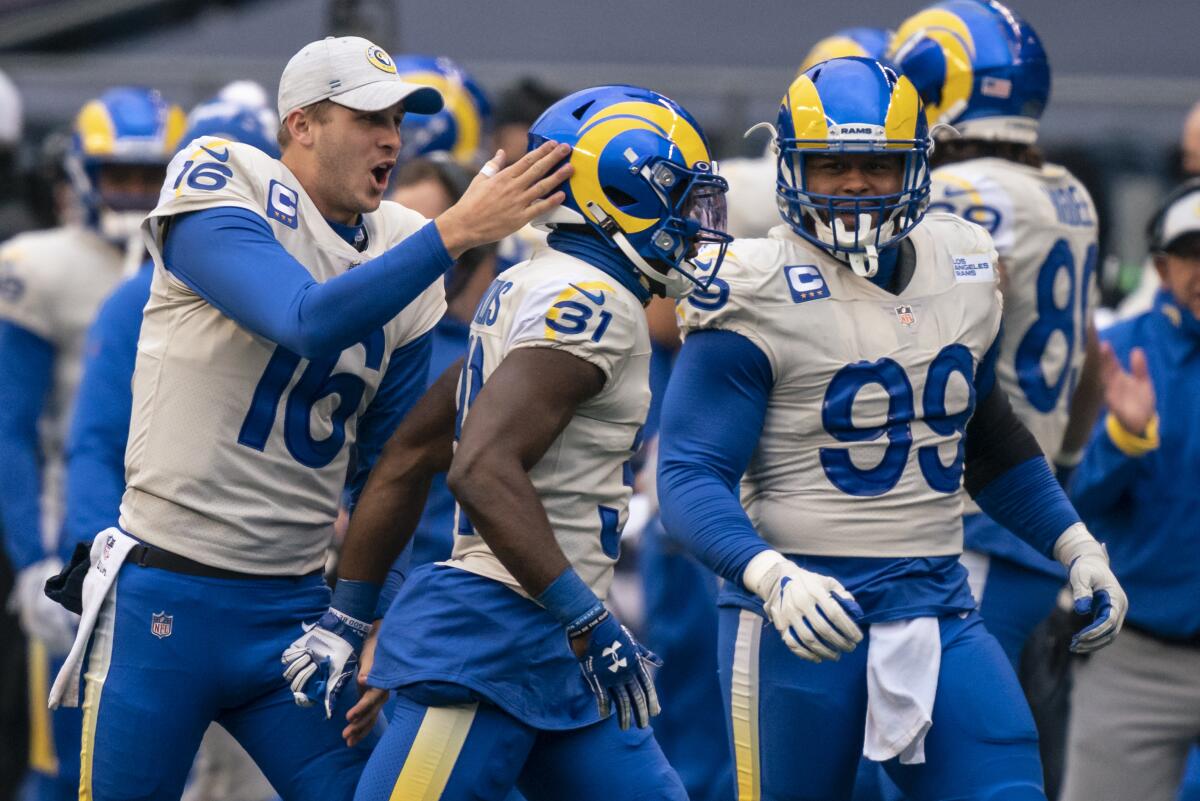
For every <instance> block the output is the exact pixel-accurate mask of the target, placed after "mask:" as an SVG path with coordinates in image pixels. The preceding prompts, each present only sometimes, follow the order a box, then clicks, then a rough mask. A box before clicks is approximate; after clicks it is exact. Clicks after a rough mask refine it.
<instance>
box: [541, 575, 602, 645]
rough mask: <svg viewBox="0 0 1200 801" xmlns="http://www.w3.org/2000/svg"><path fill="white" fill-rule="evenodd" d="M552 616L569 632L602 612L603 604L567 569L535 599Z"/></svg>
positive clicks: (581, 580) (577, 576)
mask: <svg viewBox="0 0 1200 801" xmlns="http://www.w3.org/2000/svg"><path fill="white" fill-rule="evenodd" d="M535 600H536V601H537V602H538V603H539V604H541V605H542V606H544V607H546V611H547V612H549V613H550V614H552V615H554V619H555V620H557V621H558V622H559V623H561V624H562V625H563V626H565V627H566V628H567V630H568V631H571V630H572V629H574V628H577V627H579V625H580V624H581V623H582V622H584V621H586V620H588V619H590V618H592V617H594V616H596V615H597V613H598V611H599V612H603V611H604V602H603V601H601V600H600V599H599V598H597V597H596V593H594V592H592V590H591V588H590V587H588V585H587V584H584V583H583V579H581V578H580V577H579V574H578V573H576V572H575V569H574V568H571V567H568V568H567V569H566V570H564V571H563V572H562V573H561V574H560V575H559V577H558V578H556V579H555V580H554V581H552V582H551V583H550V586H549V587H547V588H546V589H545V590H543V591H542V594H541V595H539V596H538V597H537V598H536V599H535Z"/></svg>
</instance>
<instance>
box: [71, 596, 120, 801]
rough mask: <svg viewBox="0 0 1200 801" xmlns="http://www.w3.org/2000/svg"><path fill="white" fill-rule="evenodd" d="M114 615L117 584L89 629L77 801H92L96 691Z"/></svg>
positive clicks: (108, 654)
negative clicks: (89, 647) (90, 630)
mask: <svg viewBox="0 0 1200 801" xmlns="http://www.w3.org/2000/svg"><path fill="white" fill-rule="evenodd" d="M116 618H117V585H116V583H114V584H113V587H112V591H111V593H110V595H109V597H108V598H107V599H105V601H104V606H102V607H101V608H100V614H99V615H98V616H97V618H96V627H95V628H94V629H92V653H91V657H90V658H89V659H88V664H87V672H86V673H84V674H83V680H84V684H85V687H84V691H83V738H82V742H81V744H80V749H79V801H92V759H93V757H94V756H95V754H96V719H97V717H98V715H99V713H100V695H101V693H102V692H103V691H104V682H105V680H107V679H108V668H109V666H110V665H111V664H112V649H113V631H114V629H115V628H116Z"/></svg>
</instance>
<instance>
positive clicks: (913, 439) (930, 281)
mask: <svg viewBox="0 0 1200 801" xmlns="http://www.w3.org/2000/svg"><path fill="white" fill-rule="evenodd" d="M908 241H909V242H911V243H912V246H913V248H914V252H915V258H916V264H915V269H914V271H913V274H912V279H911V280H910V282H909V284H908V285H907V286H906V287H905V288H904V291H902V292H901V293H900V294H898V295H893V294H892V293H890V292H887V291H885V290H883V289H880V288H879V287H877V286H875V285H874V284H872V283H871V282H870V281H868V280H867V279H865V278H862V277H860V276H857V275H855V274H854V273H853V272H852V271H851V270H850V268H849V267H848V266H846V265H845V264H844V263H842V262H840V261H838V260H836V259H834V258H833V257H831V256H829V255H828V254H826V253H825V252H824V251H822V250H820V249H819V248H817V247H815V246H813V245H811V244H810V243H808V242H806V241H805V240H803V239H801V238H799V237H798V236H796V235H795V234H794V233H793V232H792V231H791V230H790V229H789V228H787V227H786V226H778V227H776V228H773V229H772V230H771V232H770V234H769V236H768V237H767V238H765V239H749V240H737V241H735V242H734V244H733V245H732V246H731V247H730V249H729V253H728V254H727V255H726V258H725V262H724V265H723V266H722V267H721V271H720V274H719V275H718V277H717V280H716V281H715V282H714V285H713V286H712V287H710V289H709V291H708V292H706V293H704V294H699V295H697V294H693V295H692V296H691V297H689V298H687V299H685V300H682V301H680V303H679V306H678V309H679V315H680V319H681V323H682V328H683V331H684V334H685V336H689V335H692V334H694V333H696V332H697V331H702V330H705V329H717V330H726V331H732V332H735V333H738V334H740V335H742V336H744V337H746V338H747V339H749V340H750V341H751V342H753V343H754V344H755V345H756V346H757V347H758V348H759V350H761V351H762V352H763V354H764V355H765V356H766V358H767V360H768V362H769V363H770V366H771V373H772V377H773V383H772V387H771V391H770V394H769V396H768V400H767V408H766V410H765V416H764V422H763V428H762V433H761V435H760V436H759V440H758V444H757V447H756V448H755V450H754V453H753V454H752V456H751V458H750V462H749V465H748V466H747V468H746V471H745V474H744V476H743V479H742V487H741V494H742V505H743V506H744V507H745V509H746V512H747V514H748V515H749V517H750V521H751V523H752V524H753V525H754V527H755V529H756V530H757V531H758V533H759V535H760V536H762V537H763V539H765V540H766V541H767V542H768V543H769V544H770V545H771V546H772V547H774V548H775V549H777V550H779V551H781V552H783V553H788V554H804V555H814V556H854V557H896V558H899V557H932V556H947V555H954V554H958V553H960V552H961V550H962V522H961V519H960V518H961V514H962V501H961V499H960V494H959V491H958V490H959V487H960V485H961V480H962V471H963V436H964V431H965V428H966V424H967V420H968V419H969V418H970V416H971V413H972V412H973V410H974V406H975V402H976V397H975V392H976V390H975V377H976V372H977V369H978V368H979V365H980V364H981V362H982V361H983V360H984V358H985V356H986V355H987V354H988V352H989V349H990V348H991V346H992V343H993V342H994V341H995V339H996V335H997V331H998V329H999V327H1000V314H1001V302H1000V294H999V292H998V291H997V288H996V284H995V264H996V253H995V251H994V249H993V247H992V242H991V238H990V237H989V236H988V235H987V233H986V232H985V231H984V230H983V229H981V228H979V227H978V226H976V225H972V224H970V223H967V222H964V221H962V220H960V219H959V218H957V217H954V216H952V215H949V214H927V215H926V216H925V219H924V220H923V221H922V222H921V223H920V224H919V225H917V226H916V228H914V229H913V231H912V232H911V233H910V234H909V236H908ZM713 414H714V425H719V414H720V412H719V410H713Z"/></svg>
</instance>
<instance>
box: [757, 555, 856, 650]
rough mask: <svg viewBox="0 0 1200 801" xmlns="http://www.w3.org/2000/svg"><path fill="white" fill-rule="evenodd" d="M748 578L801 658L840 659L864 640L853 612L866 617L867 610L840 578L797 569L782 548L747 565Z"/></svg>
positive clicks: (783, 635) (787, 643)
mask: <svg viewBox="0 0 1200 801" xmlns="http://www.w3.org/2000/svg"><path fill="white" fill-rule="evenodd" d="M742 582H743V583H744V584H745V585H746V588H747V589H748V590H750V591H751V592H753V593H754V594H756V595H757V596H758V597H759V598H762V600H763V611H765V612H766V614H767V619H768V620H770V621H771V622H772V623H774V624H775V628H776V629H778V630H779V635H780V636H781V637H783V642H784V643H785V644H786V645H787V647H788V648H790V649H791V651H792V653H794V654H795V655H796V656H798V657H800V658H801V659H806V660H808V661H809V662H821V661H823V660H825V659H834V660H837V659H840V658H841V654H843V653H849V652H851V651H853V650H854V647H855V646H856V645H858V643H859V642H861V641H862V638H863V633H862V630H861V629H859V627H858V624H856V623H855V622H854V619H853V618H852V617H851V615H854V616H855V617H862V614H863V611H862V609H860V608H859V606H858V604H857V603H855V602H854V596H852V595H851V594H850V593H849V592H847V591H846V588H845V587H843V586H842V585H841V584H839V583H838V582H837V580H836V579H833V578H830V577H829V576H822V575H821V574H819V573H813V572H812V571H809V570H804V569H802V568H799V567H796V565H794V564H792V562H791V561H789V560H788V558H787V557H785V556H784V555H783V554H781V553H779V552H777V551H763V552H762V553H760V554H758V555H757V556H755V557H754V558H753V559H751V560H750V563H749V564H748V565H746V570H745V572H744V573H743V574H742Z"/></svg>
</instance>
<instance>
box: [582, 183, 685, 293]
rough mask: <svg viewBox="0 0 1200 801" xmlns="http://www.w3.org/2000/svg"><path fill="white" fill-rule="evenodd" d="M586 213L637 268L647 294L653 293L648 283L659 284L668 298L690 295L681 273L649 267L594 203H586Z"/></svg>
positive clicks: (614, 222) (615, 225) (619, 230)
mask: <svg viewBox="0 0 1200 801" xmlns="http://www.w3.org/2000/svg"><path fill="white" fill-rule="evenodd" d="M588 211H589V212H591V214H592V216H593V217H594V218H595V219H596V221H597V222H598V223H599V224H600V227H601V228H603V229H604V230H605V232H606V233H607V234H608V235H609V236H610V237H612V240H613V242H616V243H617V248H618V249H619V250H620V251H621V253H622V254H624V256H625V258H627V259H629V260H630V261H631V262H633V266H634V267H637V268H638V271H639V272H640V273H641V275H640V276H638V280H639V281H641V282H642V286H644V287H646V290H647V291H649V292H653V291H654V287H653V286H651V285H650V282H651V281H653V282H654V283H657V284H659V285H660V286H662V288H663V294H664V295H666V296H667V297H668V298H683V297H687V296H688V295H689V294H691V291H692V289H693V288H694V285H693V284H692V282H691V281H689V280H687V278H685V277H684V276H683V275H682V274H681V273H679V272H676V271H674V270H668V271H667V272H665V273H664V272H663V271H662V270H659V269H657V268H656V267H653V266H651V264H650V262H648V261H646V260H645V259H644V258H642V254H640V253H638V252H637V250H636V249H634V247H633V245H632V244H630V242H629V239H628V238H626V236H625V233H624V232H623V231H622V230H621V229H620V228H618V227H617V222H616V220H614V219H613V218H612V217H610V216H609V215H608V214H606V213H605V212H604V209H602V208H600V206H599V205H597V204H596V203H594V202H592V203H588Z"/></svg>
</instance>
